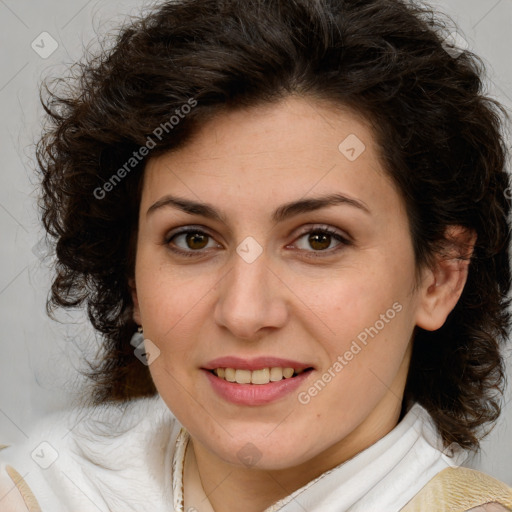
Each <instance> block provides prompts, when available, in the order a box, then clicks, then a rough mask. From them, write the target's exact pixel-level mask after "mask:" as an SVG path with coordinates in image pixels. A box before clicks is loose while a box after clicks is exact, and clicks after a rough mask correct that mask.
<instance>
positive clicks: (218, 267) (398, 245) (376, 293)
mask: <svg viewBox="0 0 512 512" xmlns="http://www.w3.org/2000/svg"><path fill="white" fill-rule="evenodd" d="M375 144H376V143H375V140H374V136H373V134H372V132H371V130H370V128H369V126H368V125H367V124H366V123H365V122H364V121H363V120H362V119H361V118H359V117H357V116H356V115H354V114H353V113H350V112H349V111H340V110H337V111H335V110H334V109H333V108H332V107H328V106H327V105H325V104H322V103H320V102H318V101H315V100H306V99H300V98H295V97H290V98H288V99H287V100H286V101H282V102H280V103H278V104H274V105H267V106H264V107H259V108H252V109H249V110H244V111H242V110H240V111H236V112H230V113H223V114H220V115H218V116H217V117H216V118H215V119H213V120H212V121H210V122H208V123H207V124H205V125H204V126H203V127H202V129H201V130H200V132H198V133H197V135H196V136H195V137H194V138H193V140H191V141H190V142H189V143H188V145H186V146H185V147H183V148H181V149H180V150H178V151H175V152H171V153H167V154H165V155H163V156H159V157H156V158H153V159H151V160H149V162H148V163H147V166H146V169H145V177H144V184H143V192H142V199H141V208H140V218H139V235H138V245H137V258H136V272H135V283H136V293H134V299H135V304H136V308H135V319H136V321H137V322H138V323H140V324H141V325H142V326H143V328H144V337H145V338H146V339H147V340H150V342H151V343H150V344H149V345H148V346H149V352H150V354H151V348H152V347H154V346H156V347H157V349H158V350H157V351H154V352H153V356H152V358H150V361H151V360H152V362H151V364H150V366H149V367H150V371H151V375H152V378H153V380H154V382H155V385H156V387H157V389H158V392H159V393H160V395H161V396H162V398H163V400H164V401H165V402H166V403H167V405H168V406H169V408H170V409H171V410H172V412H173V413H174V414H175V416H176V417H177V418H178V419H179V421H180V422H181V423H182V424H183V425H184V426H185V427H186V428H187V429H188V431H189V432H190V434H191V436H192V438H193V440H194V445H196V444H197V446H198V447H199V446H200V447H201V449H202V450H204V451H205V452H207V453H208V454H209V455H210V456H211V457H217V458H218V459H221V460H223V461H225V462H228V463H232V464H237V465H240V466H241V465H244V464H245V465H250V464H257V466H258V467H260V468H264V469H283V468H289V467H292V466H296V465H299V464H301V463H305V462H307V461H310V460H312V459H315V457H319V456H322V460H324V461H325V460H329V457H331V458H332V462H333V464H334V463H335V462H336V461H337V460H340V457H342V456H343V457H345V458H346V457H348V456H351V455H353V454H354V453H357V452H358V451H359V450H360V449H362V448H364V447H366V446H368V445H369V444H372V443H373V442H375V441H376V440H377V439H379V438H380V437H382V436H383V435H385V434H386V433H387V432H388V431H389V430H391V429H392V428H393V427H394V425H395V424H396V422H397V419H398V415H399V411H400V406H401V401H402V394H403V389H404V386H405V379H406V375H407V368H408V363H409V359H410V340H411V336H412V331H413V328H414V326H415V324H416V323H417V316H418V314H419V310H420V309H421V301H420V300H419V298H418V295H417V293H418V292H417V291H414V290H413V285H414V282H415V262H414V255H413V247H412V242H411V237H410V232H409V226H408V219H407V214H406V211H405V209H404V205H403V202H402V200H401V197H400V196H399V194H398V192H397V190H396V189H395V187H394V186H393V184H392V182H391V181H390V179H389V178H388V177H387V175H386V174H385V173H384V170H383V167H382V165H381V163H380V161H379V158H378V155H377V149H376V145H375ZM335 196H336V197H337V198H338V199H337V200H333V201H332V202H331V203H329V204H327V202H326V204H323V201H324V199H325V198H327V197H331V198H334V197H335ZM172 199H174V200H175V201H176V202H175V203H173V202H172V201H171V200H172ZM180 201H181V204H182V206H179V202H180ZM192 203H194V204H195V203H197V204H198V205H197V206H195V207H194V206H191V205H192ZM185 204H186V205H187V206H186V207H185V206H184V205H185ZM187 229H188V230H190V233H189V234H187V233H184V230H187ZM326 229H327V230H328V232H326V231H325V230H326ZM158 351H159V352H158ZM155 356H156V357H155ZM153 357H154V358H153ZM216 368H222V369H224V370H220V376H217V375H215V374H214V372H213V371H212V370H214V369H216ZM225 368H231V369H232V370H225ZM266 368H268V370H266ZM283 368H293V369H294V370H296V371H297V372H295V373H298V375H297V376H293V377H288V378H284V377H283V373H284V375H285V376H288V375H289V374H288V373H287V372H290V370H284V372H283ZM236 370H238V371H236ZM256 370H260V371H256ZM223 372H224V377H222V375H223ZM217 373H219V372H217ZM226 378H227V379H229V380H233V379H236V380H237V381H236V382H229V380H226ZM251 379H253V380H254V382H255V383H247V381H248V380H251ZM274 379H276V380H274ZM281 379H282V380H281ZM238 381H240V382H242V383H239V382H238ZM244 382H245V383H244ZM258 382H263V383H265V382H267V383H266V384H259V383H258Z"/></svg>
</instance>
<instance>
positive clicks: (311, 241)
mask: <svg viewBox="0 0 512 512" xmlns="http://www.w3.org/2000/svg"><path fill="white" fill-rule="evenodd" d="M301 239H305V241H306V242H305V243H306V244H307V245H309V247H312V248H313V249H314V251H309V250H308V249H307V248H304V247H302V248H301V247H299V248H300V249H301V250H306V251H308V252H323V251H326V250H327V249H329V247H330V246H331V243H332V242H333V241H334V240H336V241H338V244H337V245H336V247H337V248H338V247H339V246H340V245H349V241H348V240H347V239H346V238H345V237H344V236H342V235H341V234H340V233H338V232H337V231H334V230H332V229H330V228H327V227H326V228H315V229H311V230H309V231H307V232H305V233H303V234H302V235H301V236H300V237H299V238H298V239H297V240H301ZM333 239H334V240H333ZM336 250H338V249H335V250H334V251H336ZM334 251H329V253H330V252H334ZM315 256H316V255H315Z"/></svg>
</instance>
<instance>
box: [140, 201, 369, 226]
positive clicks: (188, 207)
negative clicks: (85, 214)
mask: <svg viewBox="0 0 512 512" xmlns="http://www.w3.org/2000/svg"><path fill="white" fill-rule="evenodd" d="M339 204H343V205H347V206H352V207H354V208H357V209H359V210H361V211H363V212H365V213H367V214H370V215H371V212H370V210H369V208H368V206H366V204H365V203H363V202H362V201H360V200H358V199H354V198H352V197H348V196H345V195H343V194H330V195H327V196H321V197H313V198H308V199H299V200H298V201H292V202H289V203H285V204H283V205H281V206H279V207H278V208H277V209H276V210H274V212H273V213H272V220H273V221H274V222H275V223H278V222H283V221H285V220H287V219H289V218H291V217H294V216H295V215H299V214H301V213H309V212H313V211H316V210H320V209H322V208H326V207H328V206H335V205H339ZM164 207H173V208H177V209H178V210H181V211H183V212H185V213H189V214H191V215H201V216H202V217H206V218H208V219H212V220H216V221H219V222H223V223H224V224H227V221H226V217H225V216H224V214H223V213H222V212H220V211H218V210H217V209H216V208H215V207H214V206H212V205H210V204H208V203H199V202H196V201H191V200H190V199H184V198H181V197H176V196H172V195H166V196H164V197H162V198H161V199H159V200H158V201H157V202H156V203H154V204H153V205H151V206H150V207H149V208H148V211H147V212H146V216H148V215H150V214H152V213H154V212H155V211H156V210H159V209H160V208H164Z"/></svg>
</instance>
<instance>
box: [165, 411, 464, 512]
mask: <svg viewBox="0 0 512 512" xmlns="http://www.w3.org/2000/svg"><path fill="white" fill-rule="evenodd" d="M189 440H190V436H189V433H188V432H187V430H186V429H185V428H183V427H182V428H181V431H180V433H179V435H178V437H177V439H176V447H175V450H174V456H173V462H172V468H173V470H172V487H173V496H174V509H175V511H176V512H184V506H183V470H184V461H185V454H186V448H187V444H188V442H189ZM466 457H467V452H465V451H464V450H462V449H461V448H460V447H459V446H458V445H455V444H452V445H450V446H449V447H448V448H447V449H443V446H442V442H441V438H440V436H439V434H438V433H437V430H436V427H435V425H434V423H433V420H432V418H431V416H430V415H429V413H428V412H427V411H426V410H425V409H424V408H423V407H422V406H421V405H419V404H417V403H416V404H414V405H413V406H412V407H411V409H410V410H409V411H408V412H407V414H406V415H405V416H404V418H403V419H402V421H400V423H398V425H397V426H396V427H395V428H394V429H393V430H392V431H391V432H389V433H388V434H387V435H386V436H384V437H383V438H381V439H379V440H378V441H377V442H376V443H374V444H373V445H371V446H369V447H368V448H366V449H365V450H363V451H362V452H360V453H359V454H357V455H356V456H355V457H353V458H352V459H350V460H348V461H346V462H344V463H342V464H340V465H339V466H336V467H335V468H333V469H331V470H329V471H326V472H325V473H322V474H321V475H320V476H319V477H317V478H315V479H314V480H312V481H311V482H309V483H307V484H306V485H305V486H303V487H301V488H300V489H297V490H296V491H295V492H293V493H292V494H290V495H289V496H286V497H285V498H283V499H281V500H279V501H278V502H276V503H274V504H273V505H271V506H270V507H268V508H267V509H266V510H265V511H264V512H278V511H279V512H304V510H308V511H310V512H317V511H318V512H320V511H321V512H344V511H347V512H348V511H350V512H372V511H376V512H377V511H378V512H380V511H382V510H386V511H389V512H392V511H398V510H400V508H402V507H403V506H404V505H405V504H406V503H407V502H408V501H409V500H410V499H412V498H413V497H414V495H415V494H417V493H418V492H419V490H420V489H421V488H422V487H423V486H424V485H426V484H427V482H428V481H429V480H430V479H431V478H433V477H434V476H435V475H436V474H437V473H439V472H440V471H442V470H443V469H445V468H446V467H450V466H456V465H460V464H461V463H462V462H463V461H464V460H465V459H466Z"/></svg>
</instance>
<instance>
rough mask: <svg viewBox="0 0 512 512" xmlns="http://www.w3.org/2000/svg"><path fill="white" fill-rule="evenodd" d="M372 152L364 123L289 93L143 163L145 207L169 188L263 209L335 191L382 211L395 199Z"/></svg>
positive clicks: (230, 114) (221, 117) (227, 116)
mask: <svg viewBox="0 0 512 512" xmlns="http://www.w3.org/2000/svg"><path fill="white" fill-rule="evenodd" d="M378 155H379V151H378V148H377V143H376V140H375V137H374V135H373V133H372V130H371V128H370V126H369V124H368V123H367V122H366V121H365V120H364V119H363V118H362V117H361V116H359V115H357V114H356V113H354V112H352V111H350V110H348V109H341V108H336V109H335V108H333V106H332V105H328V104H325V103H320V102H318V101H315V100H312V99H304V98H297V97H294V98H287V99H286V100H284V101H281V102H279V103H275V104H267V105H264V106H261V107H253V108H250V109H246V110H236V111H226V112H222V113H220V114H218V115H217V116H216V117H214V118H213V119H211V120H210V121H208V122H206V123H204V124H203V125H202V126H201V127H200V128H199V129H198V131H197V132H196V133H195V135H194V137H193V138H192V139H191V140H189V142H188V143H187V144H186V145H185V146H183V147H181V148H179V149H177V150H174V151H172V152H169V153H166V154H163V155H160V156H158V157H156V158H152V159H150V160H149V161H148V163H147V165H146V170H145V180H144V181H145V183H144V187H143V198H142V201H143V206H145V207H146V209H147V208H149V207H150V206H151V204H153V203H154V202H155V201H157V200H159V199H160V198H161V197H162V196H163V195H164V193H165V192H167V193H171V192H172V193H174V194H176V193H177V194H179V195H181V196H182V197H188V198H190V199H196V200H197V199H198V200H204V201H205V202H206V199H207V198H208V202H209V203H210V202H213V203H216V204H217V205H219V206H221V207H225V208H228V207H229V201H236V204H237V205H239V206H243V205H246V207H247V208H257V207H258V206H262V207H263V206H265V208H266V210H267V211H268V205H269V204H270V203H275V204H276V205H277V202H279V203H284V202H287V201H291V200H296V199H297V198H298V197H303V198H306V197H310V196H318V195H325V194H327V193H336V192H339V193H343V194H345V195H346V196H348V197H353V198H357V197H359V199H360V200H361V202H362V203H368V201H369V202H377V203H382V204H381V206H382V207H384V208H386V207H389V206H390V200H391V199H393V200H394V202H397V201H398V202H399V201H400V199H399V197H398V194H397V191H396V189H395V187H394V185H393V183H392V181H391V179H390V178H389V176H388V175H387V173H386V172H385V171H384V169H383V166H382V164H381V162H380V159H379V156H378ZM393 195H394V196H395V197H391V196H393ZM228 198H229V201H228Z"/></svg>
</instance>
